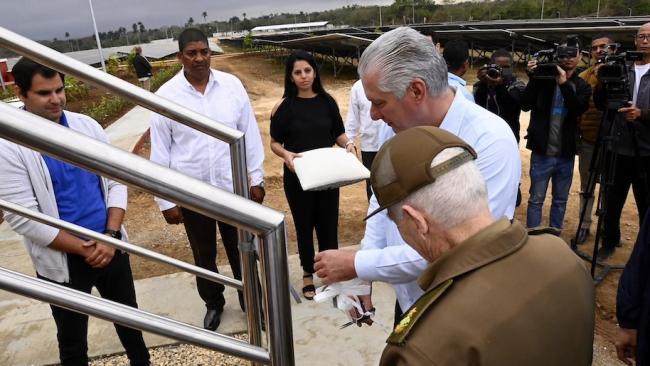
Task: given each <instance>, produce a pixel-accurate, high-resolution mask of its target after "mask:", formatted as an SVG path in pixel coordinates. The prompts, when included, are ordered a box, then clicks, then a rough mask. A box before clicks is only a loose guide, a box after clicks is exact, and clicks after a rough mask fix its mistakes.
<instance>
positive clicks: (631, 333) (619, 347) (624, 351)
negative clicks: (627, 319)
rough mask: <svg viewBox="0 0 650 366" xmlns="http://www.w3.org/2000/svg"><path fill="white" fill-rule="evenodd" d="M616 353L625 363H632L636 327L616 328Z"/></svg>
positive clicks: (634, 350) (634, 352)
mask: <svg viewBox="0 0 650 366" xmlns="http://www.w3.org/2000/svg"><path fill="white" fill-rule="evenodd" d="M615 345H616V355H617V356H618V359H619V360H621V361H623V362H624V363H625V364H626V365H630V366H631V365H632V364H633V361H634V359H635V357H636V329H625V328H618V329H617V330H616V342H615Z"/></svg>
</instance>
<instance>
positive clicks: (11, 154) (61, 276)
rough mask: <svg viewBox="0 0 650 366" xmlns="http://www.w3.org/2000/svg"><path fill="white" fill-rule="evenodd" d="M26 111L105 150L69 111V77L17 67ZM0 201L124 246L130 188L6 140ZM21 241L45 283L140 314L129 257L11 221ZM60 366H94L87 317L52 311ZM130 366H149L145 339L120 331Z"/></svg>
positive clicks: (91, 126) (100, 134)
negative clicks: (66, 86)
mask: <svg viewBox="0 0 650 366" xmlns="http://www.w3.org/2000/svg"><path fill="white" fill-rule="evenodd" d="M12 72H13V74H14V77H15V79H16V86H17V94H18V97H19V98H20V100H21V101H22V102H23V103H24V105H25V110H27V111H29V112H31V113H33V114H35V115H37V116H40V117H43V118H45V119H48V120H50V121H52V122H55V123H59V124H61V125H62V126H65V127H67V128H70V129H72V130H75V131H77V132H80V133H82V134H84V135H87V136H90V137H92V138H95V139H97V140H100V141H103V142H107V143H108V142H109V141H108V136H106V134H105V133H104V130H103V129H102V128H101V126H100V125H99V124H98V123H97V122H96V121H94V120H93V119H91V118H88V117H86V116H84V115H81V114H77V113H72V112H68V111H65V112H64V111H63V107H64V106H65V101H66V98H65V91H64V83H63V75H61V74H59V73H57V72H56V71H54V70H52V69H49V68H47V67H45V66H43V65H39V64H37V63H35V62H33V61H31V60H28V59H25V58H22V59H20V60H19V61H18V63H16V65H15V66H14V67H13V71H12ZM0 176H2V180H0V198H2V199H5V200H7V201H10V202H14V203H16V204H19V205H22V206H24V207H27V208H30V209H32V210H34V211H40V212H42V213H44V214H46V215H49V216H52V217H56V218H60V219H62V220H64V221H67V222H71V223H73V224H77V225H79V226H82V227H85V228H87V229H90V230H93V231H96V232H99V233H104V234H106V235H108V236H111V237H114V238H117V239H121V238H122V235H126V233H125V232H124V229H123V228H122V220H123V218H124V213H125V210H126V203H127V193H126V186H124V185H122V184H120V183H117V182H115V181H112V180H110V179H106V178H103V177H100V176H97V175H95V174H92V173H90V172H88V171H85V170H83V169H80V168H77V167H75V166H73V165H70V164H67V163H64V162H62V161H60V160H57V159H55V158H53V157H50V156H47V155H41V154H40V153H37V152H35V151H33V150H30V149H27V148H25V147H22V146H19V145H17V144H14V143H11V142H9V141H6V140H2V139H0ZM6 219H7V221H8V222H9V224H10V225H11V227H12V228H13V229H14V230H15V231H16V232H18V233H19V234H22V235H23V236H24V239H25V246H26V247H27V250H28V252H29V254H30V256H31V257H32V262H33V264H34V269H35V270H36V274H37V276H38V277H39V278H41V279H45V280H48V281H51V282H54V283H58V284H60V285H63V286H66V287H70V288H73V289H75V290H79V291H83V292H86V293H90V291H91V289H92V287H96V288H97V289H98V290H99V293H100V294H101V295H102V297H104V298H106V299H109V300H112V301H115V302H119V303H122V304H125V305H129V306H132V307H137V303H136V297H135V289H134V286H133V276H132V274H131V267H130V264H129V256H128V255H127V254H126V253H122V252H120V251H118V250H115V249H114V248H112V247H109V246H106V245H104V244H102V243H98V242H95V241H93V240H86V239H82V238H79V237H77V236H74V235H72V234H70V233H67V232H65V231H64V230H59V229H56V228H53V227H50V226H47V225H44V224H41V223H38V222H35V221H31V220H27V219H25V218H23V217H20V216H17V215H14V214H11V213H7V214H6ZM51 308H52V315H53V317H54V321H55V322H56V327H57V339H58V342H59V357H60V360H61V364H62V365H87V364H88V343H87V332H88V316H86V315H83V314H78V313H75V312H72V311H69V310H65V309H62V308H59V307H57V306H52V307H51ZM115 329H116V331H117V334H118V336H119V338H120V341H121V342H122V345H123V346H124V348H125V349H126V353H127V356H128V358H129V360H130V363H131V365H149V352H148V350H147V347H146V346H145V343H144V340H143V338H142V333H141V332H140V331H137V330H134V329H130V328H126V327H123V326H121V325H117V324H116V325H115Z"/></svg>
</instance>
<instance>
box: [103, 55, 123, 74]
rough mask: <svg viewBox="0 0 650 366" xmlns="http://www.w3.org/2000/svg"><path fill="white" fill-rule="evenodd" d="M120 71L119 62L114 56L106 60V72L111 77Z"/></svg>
mask: <svg viewBox="0 0 650 366" xmlns="http://www.w3.org/2000/svg"><path fill="white" fill-rule="evenodd" d="M119 69H120V60H119V59H118V58H117V57H116V56H115V55H113V56H111V57H109V58H108V62H106V72H108V73H109V74H111V75H117V71H118V70H119Z"/></svg>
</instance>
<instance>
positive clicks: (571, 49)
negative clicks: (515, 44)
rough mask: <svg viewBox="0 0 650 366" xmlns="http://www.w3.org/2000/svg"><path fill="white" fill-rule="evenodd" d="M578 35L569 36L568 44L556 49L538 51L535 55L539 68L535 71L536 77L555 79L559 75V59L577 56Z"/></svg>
mask: <svg viewBox="0 0 650 366" xmlns="http://www.w3.org/2000/svg"><path fill="white" fill-rule="evenodd" d="M578 44H579V41H578V36H568V37H567V41H566V45H562V46H558V47H557V49H556V50H552V49H548V50H541V51H538V52H537V53H535V54H534V55H533V57H534V58H535V59H537V68H535V72H534V73H533V78H535V79H547V80H548V79H555V77H556V76H557V66H558V60H559V59H561V58H573V57H576V55H577V54H578V51H579V47H578Z"/></svg>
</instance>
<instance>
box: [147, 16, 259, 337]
mask: <svg viewBox="0 0 650 366" xmlns="http://www.w3.org/2000/svg"><path fill="white" fill-rule="evenodd" d="M176 56H177V58H178V60H179V61H180V62H181V63H182V64H183V70H181V72H179V73H178V74H176V75H175V76H174V77H173V78H171V79H170V80H169V81H167V82H166V83H165V84H163V85H162V86H161V87H160V89H159V90H158V91H157V92H156V94H157V95H160V96H161V97H164V98H167V99H169V100H172V101H174V102H176V103H179V104H182V105H183V106H185V107H187V108H189V109H191V110H194V111H196V112H198V113H201V114H203V115H205V116H207V117H209V118H211V119H213V120H215V121H219V122H220V123H222V124H224V125H226V126H228V127H230V128H233V129H236V130H238V131H241V132H242V133H243V134H244V138H245V139H246V164H247V171H248V178H249V180H250V185H251V188H250V197H251V199H252V200H253V201H255V202H258V203H261V202H262V201H263V200H264V195H265V191H264V169H263V168H264V146H263V145H262V137H261V135H260V131H259V129H258V127H257V121H256V120H255V113H254V112H253V108H252V106H251V103H250V100H249V98H248V94H247V93H246V90H245V89H244V86H243V85H242V83H241V81H239V79H238V78H237V77H236V76H234V75H231V74H227V73H225V72H221V71H218V70H214V69H212V68H210V47H209V45H208V38H207V37H206V36H205V34H204V33H203V32H202V31H200V30H198V29H195V28H188V29H186V30H184V31H183V32H181V34H180V36H179V37H178V54H177V55H176ZM151 161H153V162H155V163H158V164H160V165H162V166H164V167H167V168H171V169H174V170H177V171H180V172H181V173H184V174H186V175H189V176H191V177H194V178H196V179H199V180H201V181H204V182H206V183H209V184H211V185H213V186H216V187H218V188H220V189H223V190H226V191H229V192H232V191H233V182H232V164H231V159H230V146H229V145H228V144H227V143H225V142H223V141H219V140H217V139H216V138H214V137H212V136H208V135H207V134H205V133H203V132H200V131H197V130H195V129H193V128H190V127H187V126H184V125H181V124H180V123H178V122H176V121H173V120H171V119H169V118H167V117H164V116H162V115H159V114H153V115H152V117H151ZM156 202H157V203H158V206H160V210H161V211H162V214H163V217H164V218H165V221H167V223H168V224H172V225H178V224H183V225H184V226H185V232H186V233H187V238H188V240H189V242H190V246H191V247H192V254H193V256H194V262H195V263H196V265H197V266H199V267H201V268H205V269H207V270H210V271H213V272H217V273H218V272H219V271H218V269H217V227H218V228H219V232H220V233H221V239H222V240H223V245H224V247H225V249H226V255H227V256H228V262H230V268H231V269H232V273H233V276H234V277H235V278H236V279H238V280H240V279H241V278H242V277H241V275H242V274H241V264H240V262H239V241H238V238H237V228H235V227H234V226H231V225H228V224H226V223H225V222H221V221H218V222H217V221H216V220H214V219H213V218H211V217H207V216H204V215H202V214H200V213H198V212H194V211H192V210H190V209H187V208H184V207H179V206H177V205H176V204H175V203H173V202H169V201H166V200H163V199H160V198H156ZM196 285H197V286H196V287H197V290H198V291H199V295H200V296H201V299H202V300H203V301H204V302H205V306H206V309H207V310H206V313H205V317H204V318H203V327H204V328H205V329H209V330H216V329H217V328H218V327H219V324H220V323H221V314H222V313H223V308H224V306H225V304H226V300H225V298H224V296H223V292H224V289H225V287H224V285H222V284H220V283H215V282H212V281H210V280H206V279H204V278H201V277H197V278H196ZM238 295H239V306H240V307H241V309H242V311H245V304H244V297H243V293H242V292H241V291H239V292H238Z"/></svg>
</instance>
